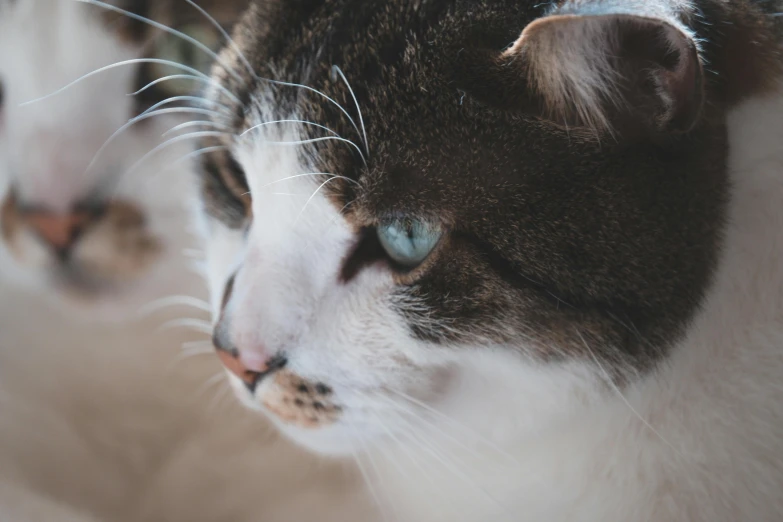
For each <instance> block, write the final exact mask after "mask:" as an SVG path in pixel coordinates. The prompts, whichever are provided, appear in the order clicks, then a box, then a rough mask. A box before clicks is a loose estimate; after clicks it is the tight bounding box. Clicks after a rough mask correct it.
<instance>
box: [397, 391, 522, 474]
mask: <svg viewBox="0 0 783 522" xmlns="http://www.w3.org/2000/svg"><path fill="white" fill-rule="evenodd" d="M386 391H388V392H389V393H393V394H394V395H397V396H398V397H400V398H401V399H403V400H405V401H408V402H410V403H411V404H414V405H415V406H418V407H419V408H421V409H423V410H425V411H427V412H429V413H431V414H432V415H435V416H437V417H438V418H440V419H442V420H444V421H445V422H448V423H449V424H450V425H451V426H452V427H454V428H456V429H458V430H460V431H462V432H463V433H464V434H466V435H468V436H469V437H474V438H475V439H476V440H477V441H479V442H482V443H484V444H486V445H487V446H488V447H489V448H491V449H493V450H495V451H497V452H498V453H499V454H500V455H502V456H503V457H505V458H507V459H510V460H512V461H513V462H514V463H515V464H517V465H518V466H521V465H522V464H521V463H520V462H519V461H518V460H517V458H516V457H515V456H514V455H512V454H510V453H509V452H507V451H505V450H503V449H502V448H500V447H499V446H498V445H497V444H495V443H494V442H492V441H491V440H489V439H487V438H485V437H483V436H481V435H480V434H479V433H477V432H476V431H475V430H473V429H471V428H469V427H467V426H465V425H464V424H462V423H460V422H457V421H456V420H454V419H452V418H451V417H449V416H448V415H446V414H445V413H443V412H441V411H438V410H437V409H435V408H433V407H432V406H430V405H429V404H427V403H425V402H422V401H420V400H418V399H416V398H415V397H411V396H410V395H408V394H407V393H404V392H402V391H400V390H395V389H392V388H386Z"/></svg>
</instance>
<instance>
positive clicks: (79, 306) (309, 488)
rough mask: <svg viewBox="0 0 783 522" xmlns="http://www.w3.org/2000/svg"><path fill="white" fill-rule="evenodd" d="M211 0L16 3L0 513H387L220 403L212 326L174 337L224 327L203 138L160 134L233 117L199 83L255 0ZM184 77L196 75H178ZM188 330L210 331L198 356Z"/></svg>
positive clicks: (205, 127) (0, 54) (10, 71)
mask: <svg viewBox="0 0 783 522" xmlns="http://www.w3.org/2000/svg"><path fill="white" fill-rule="evenodd" d="M198 6H199V7H200V8H201V9H202V11H200V10H199V9H197V8H196V7H194V6H193V5H192V4H189V3H188V2H186V1H184V0H182V1H176V2H175V1H166V2H154V3H152V2H144V1H130V0H128V1H126V0H122V1H119V2H109V3H102V2H81V1H76V0H14V1H8V0H0V85H2V92H3V95H2V102H0V148H1V149H2V152H1V153H0V179H1V180H2V183H0V187H2V188H0V207H2V212H1V213H0V231H2V234H0V520H2V521H6V520H13V521H14V522H39V521H41V522H43V521H47V522H48V521H51V520H58V521H60V520H62V521H65V520H68V521H69V522H70V521H71V520H74V521H78V522H88V521H89V522H95V521H101V522H107V521H112V522H142V521H147V520H149V521H150V522H152V521H154V522H165V521H172V522H174V521H180V520H190V521H193V522H197V521H204V522H215V521H220V520H231V522H243V521H246V522H255V521H256V520H257V519H258V516H259V512H260V511H263V513H264V520H265V521H268V522H275V521H279V522H287V521H289V520H297V519H304V518H311V517H313V516H315V515H316V514H318V513H320V512H321V511H322V510H323V509H324V506H325V505H328V504H330V503H331V504H334V505H335V507H334V513H335V514H334V518H331V519H330V518H329V517H328V516H326V515H324V516H320V519H321V520H325V521H327V520H334V521H335V522H337V521H340V520H344V519H345V518H346V517H344V516H342V515H341V513H343V512H344V510H342V508H341V506H340V505H341V504H345V505H346V508H345V509H350V510H351V513H356V516H353V515H352V516H351V517H350V518H353V519H365V520H366V519H367V517H365V516H364V515H362V514H361V511H360V510H362V509H364V510H369V509H371V507H370V506H368V505H367V504H368V503H366V502H364V501H363V499H361V498H358V499H355V500H350V501H348V500H346V501H345V502H344V503H342V502H341V499H350V498H351V497H352V496H354V495H355V493H354V492H355V491H357V488H352V487H349V485H350V484H351V481H352V478H351V477H352V472H351V470H343V469H342V466H340V465H338V466H335V465H333V464H330V463H324V462H321V460H320V459H315V458H313V457H311V456H310V455H308V454H305V453H303V452H302V451H301V450H298V449H297V448H295V447H293V446H292V445H291V444H290V443H287V441H284V440H279V437H276V436H274V434H273V433H270V429H269V426H268V423H266V422H258V419H256V418H248V414H247V412H245V411H244V410H242V409H240V408H239V407H236V408H232V407H231V404H230V403H229V404H227V403H226V401H225V400H223V401H219V400H216V398H215V397H212V396H210V394H217V399H220V398H221V397H223V398H225V395H221V394H222V393H223V392H226V391H227V390H224V389H221V387H220V386H219V384H221V383H220V382H213V384H212V385H210V386H205V385H204V381H205V380H208V379H212V380H213V381H214V377H215V376H216V375H217V376H218V377H222V375H221V373H222V370H221V367H220V365H219V362H218V361H217V360H214V356H212V357H211V358H209V359H207V358H205V357H204V354H203V352H204V350H205V348H204V347H203V346H202V345H203V344H204V342H205V340H204V339H203V334H198V333H197V334H190V333H189V332H182V331H180V330H179V329H177V330H175V329H166V330H165V331H160V326H161V323H163V322H164V321H165V320H166V319H168V318H173V319H175V321H173V322H170V323H168V324H169V325H171V326H177V325H179V326H191V325H193V326H194V327H196V328H200V329H202V330H203V328H204V325H205V324H206V326H207V327H208V326H209V323H208V322H206V323H205V322H203V321H202V320H201V319H200V318H199V317H200V316H199V314H198V312H199V310H198V308H203V307H204V306H205V305H206V302H201V298H202V297H203V296H202V294H204V293H205V289H204V288H203V287H204V285H203V283H202V282H201V281H202V280H201V277H200V276H199V275H197V274H194V273H192V270H191V267H190V266H189V265H190V263H191V260H190V258H189V257H186V256H184V255H183V252H182V251H183V249H185V248H194V247H197V245H195V244H193V243H194V242H193V238H192V237H190V234H189V232H188V231H187V222H188V221H189V215H190V213H191V212H192V209H191V207H192V205H190V204H187V203H183V202H184V201H186V200H188V198H189V197H192V196H188V194H189V193H192V192H194V190H193V189H194V188H195V178H194V177H193V175H192V170H191V167H189V166H188V163H187V160H188V159H190V160H191V161H192V159H193V158H196V157H197V155H198V153H199V152H198V151H197V150H195V143H194V141H193V140H189V141H188V140H184V139H183V140H180V141H174V142H172V143H171V145H170V146H165V147H164V148H161V147H163V144H164V143H165V142H166V140H168V139H169V138H175V137H176V136H177V134H176V133H172V132H169V131H170V129H179V131H178V132H179V133H185V132H190V131H197V132H214V131H215V130H216V129H215V128H214V127H213V126H211V125H210V124H209V122H207V121H205V117H206V115H207V114H209V113H210V112H209V111H211V110H218V109H217V108H216V107H214V106H210V105H207V104H205V103H204V102H203V101H202V100H201V99H200V98H199V94H198V92H199V90H201V89H202V88H203V85H204V84H205V83H208V81H209V78H208V76H206V75H205V74H204V73H205V72H206V73H208V72H209V66H210V64H211V61H212V56H211V55H210V54H211V53H212V52H213V51H212V50H213V49H217V47H218V44H219V40H220V38H221V30H222V28H223V27H224V26H225V27H229V26H230V25H231V23H232V22H233V21H234V20H235V18H236V16H237V13H239V12H240V10H241V7H242V2H241V1H239V2H226V1H225V0H220V1H219V2H198ZM147 17H149V18H152V19H153V20H154V22H153V21H150V20H147V19H146V18H147ZM212 18H214V19H216V20H217V22H219V23H220V29H219V28H218V27H216V26H215V25H213V21H212ZM155 24H157V25H155ZM164 27H165V28H173V29H175V30H177V31H179V32H181V33H184V35H185V39H183V36H182V34H177V35H174V34H172V33H170V32H166V31H164V30H162V28H164ZM167 30H168V31H170V30H171V29H167ZM188 39H191V40H188ZM194 40H195V41H197V42H198V43H199V45H200V46H201V47H202V48H201V49H199V48H197V47H196V46H195V45H194V43H193V41H194ZM137 58H142V59H144V60H158V61H155V62H151V61H145V62H141V63H129V62H128V60H134V59H137ZM160 60H166V61H169V62H174V63H173V64H171V63H163V62H162V61H160ZM178 64H179V65H178ZM185 68H189V69H185ZM183 74H186V75H195V76H197V77H196V78H195V79H193V78H184V79H183V78H174V79H166V78H168V77H169V76H171V75H183ZM84 75H88V76H87V77H86V79H84V80H80V81H77V80H78V79H79V78H81V77H82V76H84ZM74 82H76V83H74ZM150 84H152V86H151V87H150V88H147V89H145V90H144V91H143V92H141V93H139V94H137V95H135V96H128V94H129V93H134V92H136V91H139V90H140V89H143V88H144V87H145V86H147V85H150ZM172 97H174V99H173V100H170V98H172ZM181 97H187V98H181ZM163 102H166V103H165V104H164V105H159V107H158V108H160V109H162V110H163V112H161V113H159V114H158V115H157V116H149V117H147V116H145V115H144V111H147V110H149V109H151V108H153V107H154V106H156V105H158V104H161V103H163ZM205 107H211V108H209V109H207V108H205ZM190 108H195V110H194V111H192V112H190ZM168 109H171V110H168ZM148 114H151V113H148ZM134 121H135V123H133V122H134ZM199 122H200V123H199ZM107 142H108V143H109V144H108V145H104V144H105V143H107ZM156 150H157V151H158V152H156V153H155V154H149V153H150V151H156ZM144 158H146V159H144ZM142 159H144V161H143V162H142V161H141V160H142ZM196 268H197V267H196ZM171 294H175V297H173V298H172V297H170V296H171ZM178 294H183V295H184V296H186V297H187V298H183V297H177V295H178ZM167 303H168V304H178V306H176V307H173V308H172V309H169V308H165V309H164V308H163V307H164V305H166V304H167ZM150 304H152V306H147V305H150ZM184 305H187V306H184ZM193 306H195V307H196V308H197V309H196V310H195V311H193V310H191V308H192V307H193ZM153 312H155V313H153ZM148 315H149V316H148ZM183 315H186V318H187V320H186V321H179V320H178V319H179V318H181V317H182V316H183ZM184 341H196V342H195V344H193V345H192V346H191V345H188V347H187V350H186V351H185V352H184V353H183V351H182V350H181V349H180V347H181V346H182V344H183V342H184ZM206 343H207V346H206V350H207V355H211V348H210V344H211V343H210V342H209V340H208V339H206ZM196 356H198V357H197V358H196ZM248 454H252V455H255V456H256V458H257V459H259V460H262V461H263V462H264V463H265V467H268V468H270V469H274V470H275V472H274V473H270V472H267V471H266V470H265V469H259V468H258V467H257V466H255V465H253V466H249V465H247V464H246V463H245V461H246V460H247V455H248ZM254 464H255V461H254ZM246 485H252V486H253V488H247V487H246ZM255 488H262V489H263V491H257V490H256V489H255ZM343 488H345V489H346V490H347V491H346V492H344V491H342V489H343ZM289 497H293V498H289ZM278 499H280V501H279V502H278ZM283 499H285V500H283Z"/></svg>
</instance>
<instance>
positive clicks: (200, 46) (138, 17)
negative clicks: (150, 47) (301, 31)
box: [75, 0, 242, 81]
mask: <svg viewBox="0 0 783 522" xmlns="http://www.w3.org/2000/svg"><path fill="white" fill-rule="evenodd" d="M75 1H76V2H81V3H83V4H90V5H94V6H97V7H101V8H103V9H107V10H109V11H114V12H116V13H120V14H122V15H125V16H127V17H128V18H133V19H134V20H138V21H139V22H142V23H145V24H148V25H151V26H152V27H155V28H157V29H160V30H161V31H165V32H167V33H169V34H171V35H173V36H176V37H177V38H181V39H182V40H185V41H186V42H188V43H190V44H192V45H194V46H195V47H196V48H197V49H200V50H202V51H203V52H204V53H206V54H207V56H209V57H211V58H213V59H214V60H215V61H216V62H218V63H221V64H222V65H223V66H225V67H228V66H227V64H225V63H223V62H222V61H221V58H220V57H219V56H218V55H217V53H215V51H213V50H212V49H210V48H209V47H207V46H206V45H204V44H203V43H201V42H199V41H198V40H196V39H195V38H193V37H192V36H188V35H186V34H185V33H183V32H182V31H177V30H176V29H172V28H171V27H169V26H167V25H165V24H162V23H160V22H156V21H155V20H151V19H149V18H146V17H144V16H141V15H137V14H136V13H132V12H130V11H126V10H125V9H121V8H119V7H116V6H113V5H110V4H107V3H104V2H100V1H98V0H75ZM228 73H229V74H231V75H232V76H234V78H235V79H236V80H239V81H241V80H242V77H241V76H240V75H239V74H238V73H237V72H236V71H233V70H228Z"/></svg>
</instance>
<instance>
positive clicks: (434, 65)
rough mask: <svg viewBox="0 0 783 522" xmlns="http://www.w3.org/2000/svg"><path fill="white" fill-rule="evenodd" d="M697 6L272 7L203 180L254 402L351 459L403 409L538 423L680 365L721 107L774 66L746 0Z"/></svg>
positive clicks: (248, 53)
mask: <svg viewBox="0 0 783 522" xmlns="http://www.w3.org/2000/svg"><path fill="white" fill-rule="evenodd" d="M738 6H740V7H736V9H745V7H743V6H744V4H741V3H738ZM700 7H701V11H697V10H696V8H695V6H690V5H689V4H688V5H686V3H684V2H663V1H662V2H646V1H645V2H599V1H594V2H591V1H583V2H546V3H541V2H535V1H524V2H520V1H510V0H483V1H445V0H441V1H428V2H421V1H413V0H411V1H403V0H396V1H365V0H361V1H359V0H355V1H351V0H344V1H338V2H319V1H315V2H313V1H309V2H308V1H294V2H277V1H260V2H257V3H256V5H254V6H253V7H252V8H251V10H250V11H249V12H248V13H247V15H246V17H245V18H244V20H243V22H242V23H241V24H240V27H239V28H238V30H237V31H236V33H235V37H236V43H235V44H234V45H230V46H228V47H227V48H226V49H225V51H224V52H223V54H222V60H221V62H220V63H218V64H217V65H216V66H215V69H214V77H215V78H216V79H217V80H218V81H220V82H221V84H222V86H223V87H225V88H227V89H228V90H229V91H231V92H232V93H233V96H236V97H237V98H239V99H240V100H241V103H240V104H236V103H232V101H231V99H230V97H228V96H227V95H226V94H225V93H224V92H223V91H221V90H218V89H213V91H212V98H213V99H214V100H216V101H219V102H220V103H225V104H228V105H232V106H233V108H234V110H233V111H232V116H231V117H230V118H222V119H218V120H216V121H218V122H220V123H221V124H224V125H226V126H228V127H229V128H230V129H231V131H232V133H233V134H234V136H233V137H227V138H225V139H218V140H214V141H208V142H207V143H205V144H204V145H205V146H215V147H221V146H222V147H225V150H221V151H219V152H216V153H213V154H210V155H209V156H207V157H205V159H204V165H203V173H202V175H203V181H202V201H203V207H204V216H203V217H204V219H203V225H204V232H205V234H206V245H207V257H208V264H209V283H210V287H211V292H212V301H213V307H214V311H215V318H216V326H215V335H214V341H215V344H216V347H217V348H218V353H219V355H220V357H221V359H223V361H224V362H225V364H226V365H227V366H228V368H229V370H230V371H231V373H232V376H231V379H232V382H233V383H234V384H235V385H236V388H237V390H238V393H239V394H240V396H241V397H242V398H243V400H244V401H245V402H246V403H247V404H249V405H251V406H253V407H257V408H260V409H262V410H264V411H265V412H266V413H268V414H269V415H270V416H271V417H272V418H273V419H274V420H276V421H277V423H278V424H279V425H280V426H281V428H282V429H283V431H285V432H286V433H288V434H289V435H290V436H291V437H292V438H294V439H295V440H298V441H299V442H301V443H302V444H304V445H305V446H307V447H310V448H313V449H316V450H319V451H323V452H336V453H340V452H345V451H349V450H352V449H353V450H357V449H361V447H362V443H361V439H362V438H368V439H370V440H371V441H373V443H375V442H377V440H378V439H383V438H386V439H388V440H392V439H394V438H395V437H396V436H395V433H402V432H405V431H406V430H409V428H410V424H411V423H415V422H414V420H412V419H410V418H408V419H406V417H405V415H401V414H400V411H401V410H405V409H406V407H408V408H409V407H411V406H412V404H417V405H419V406H421V405H426V406H427V407H428V408H435V409H437V410H438V411H441V412H446V413H447V414H448V415H449V416H451V417H456V418H458V419H461V420H463V421H467V422H481V419H483V418H484V417H483V413H482V412H487V411H492V412H494V413H493V414H492V418H493V419H495V420H497V421H500V420H501V419H504V420H503V421H502V422H507V423H509V425H510V426H513V427H514V428H513V429H515V430H517V429H526V428H530V427H534V426H536V425H537V424H538V423H540V422H544V421H543V418H544V417H543V415H544V414H547V415H557V413H558V412H559V411H561V409H562V408H561V407H566V408H569V407H573V406H574V405H575V404H576V403H577V402H578V401H582V400H586V398H588V399H589V397H590V393H589V392H590V391H591V390H595V389H598V388H600V387H601V386H600V385H599V384H598V383H599V382H602V381H605V380H606V379H607V378H609V377H611V379H613V380H614V381H615V382H617V383H622V382H624V381H627V380H628V379H635V378H638V376H639V375H643V374H645V373H646V372H648V371H650V370H651V369H653V368H654V367H655V366H656V365H657V364H659V363H661V362H665V360H666V358H667V356H668V354H669V353H670V349H671V347H672V345H673V344H674V343H676V341H677V340H678V339H680V338H681V336H682V335H683V334H684V333H685V332H686V330H687V326H688V324H689V322H690V321H691V319H692V318H693V316H694V314H695V313H696V311H697V310H698V308H699V305H700V302H701V300H702V298H703V296H704V295H705V292H706V291H707V289H708V288H709V285H710V281H711V275H712V273H713V271H714V269H715V267H716V263H717V260H718V256H719V252H720V249H721V232H722V228H723V225H724V221H725V217H726V205H727V200H728V177H727V167H726V146H727V137H726V127H725V115H726V110H727V107H729V106H730V105H731V104H732V103H734V102H736V101H737V100H738V99H740V98H742V97H743V96H745V95H747V94H749V93H751V92H754V91H756V90H758V89H763V88H765V86H766V85H767V82H768V81H769V79H770V78H771V77H772V76H773V75H774V74H775V73H776V72H777V71H776V70H773V69H772V68H771V67H760V66H759V65H763V63H762V62H763V60H764V59H765V58H764V55H763V54H754V52H751V51H752V49H754V46H753V44H751V43H750V41H752V40H754V39H755V40H756V41H760V40H759V39H763V38H765V35H768V33H766V32H765V31H767V30H768V29H769V26H768V24H767V23H766V22H765V21H764V19H762V18H761V17H760V16H757V13H754V12H753V11H752V9H750V8H747V9H746V11H747V12H744V13H743V16H742V17H741V19H742V20H743V23H744V24H747V25H742V24H733V25H730V24H724V25H721V27H722V29H721V31H720V32H718V31H717V30H714V29H713V24H714V25H720V22H721V21H725V20H726V19H727V17H728V16H730V13H729V11H728V8H726V7H725V6H723V4H721V3H717V2H716V3H712V2H702V3H701V6H700ZM705 10H709V12H706V11H705ZM738 18H740V17H738ZM703 21H704V22H705V23H702V22H703ZM706 21H709V22H710V23H707V22H706ZM728 33H731V35H729V36H730V37H731V38H732V39H733V40H732V41H733V43H732V46H735V47H732V48H731V49H729V48H727V47H725V46H721V42H722V41H723V40H722V38H727V37H729V36H727V34H728ZM742 46H746V47H745V49H746V50H750V51H748V52H747V53H745V54H744V55H743V54H742V53H741V52H740V53H735V52H734V51H738V50H739V47H742ZM738 54H739V55H742V56H741V60H738V59H737V56H738ZM754 60H755V61H756V62H758V63H755V64H754V63H752V62H753V61H754ZM251 69H254V71H255V72H251ZM742 71H745V72H742ZM748 71H750V73H749V72H748ZM754 71H765V74H764V75H761V74H751V73H752V72H754ZM767 75H768V76H767ZM264 78H271V79H273V80H275V81H270V80H267V79H264ZM349 83H350V87H349ZM586 392H587V394H585V393H586ZM412 401H413V402H412ZM509 405H515V406H514V410H513V411H511V412H509V411H508V410H506V411H505V413H506V414H509V413H513V415H512V416H511V417H509V418H505V417H504V411H503V410H504V408H507V407H508V406H509ZM422 407H423V406H422ZM520 412H527V413H528V415H521V416H520ZM539 414H540V415H539ZM433 422H437V417H435V420H434V421H433ZM399 437H400V438H402V435H399Z"/></svg>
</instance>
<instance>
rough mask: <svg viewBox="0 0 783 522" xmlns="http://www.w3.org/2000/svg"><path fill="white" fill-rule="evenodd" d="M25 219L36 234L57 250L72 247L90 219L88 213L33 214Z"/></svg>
mask: <svg viewBox="0 0 783 522" xmlns="http://www.w3.org/2000/svg"><path fill="white" fill-rule="evenodd" d="M25 217H26V218H27V222H28V223H29V225H30V227H32V229H33V230H34V231H35V233H36V234H38V236H39V237H40V238H41V239H43V240H44V241H46V242H47V243H49V244H50V245H51V246H52V247H53V248H54V249H55V250H64V249H67V248H68V247H70V246H71V244H72V243H73V241H74V240H75V239H76V237H77V235H78V233H79V232H80V231H81V229H82V228H83V227H84V226H85V225H86V224H87V222H88V221H89V219H90V217H89V215H88V214H87V213H82V212H75V213H72V214H66V215H56V214H48V213H45V212H31V213H29V214H27V215H26V216H25Z"/></svg>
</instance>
